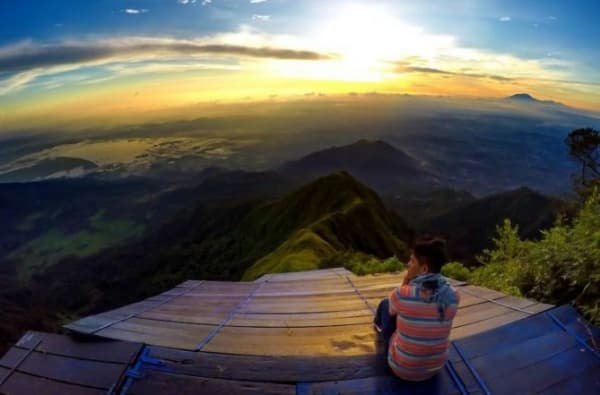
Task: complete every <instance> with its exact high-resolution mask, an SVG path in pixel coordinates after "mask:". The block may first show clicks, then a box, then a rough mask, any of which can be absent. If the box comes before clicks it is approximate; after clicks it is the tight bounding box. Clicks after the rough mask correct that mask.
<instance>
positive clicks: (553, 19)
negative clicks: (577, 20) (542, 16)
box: [548, 15, 558, 21]
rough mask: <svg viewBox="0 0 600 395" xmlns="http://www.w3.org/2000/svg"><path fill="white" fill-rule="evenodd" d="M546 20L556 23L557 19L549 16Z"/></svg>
mask: <svg viewBox="0 0 600 395" xmlns="http://www.w3.org/2000/svg"><path fill="white" fill-rule="evenodd" d="M548 20H551V21H557V20H558V18H557V17H555V16H554V15H550V16H549V17H548Z"/></svg>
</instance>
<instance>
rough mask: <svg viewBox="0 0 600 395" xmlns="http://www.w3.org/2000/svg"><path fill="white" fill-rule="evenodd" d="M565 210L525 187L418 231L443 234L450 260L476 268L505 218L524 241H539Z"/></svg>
mask: <svg viewBox="0 0 600 395" xmlns="http://www.w3.org/2000/svg"><path fill="white" fill-rule="evenodd" d="M562 207H563V204H562V202H561V201H560V200H557V199H554V198H551V197H548V196H544V195H542V194H540V193H538V192H536V191H533V190H531V189H529V188H525V187H522V188H518V189H515V190H512V191H508V192H503V193H498V194H494V195H490V196H487V197H484V198H481V199H477V200H475V201H470V202H468V203H465V204H463V205H461V206H459V207H457V208H455V209H453V210H450V211H449V212H446V213H444V214H441V215H438V216H435V217H432V218H430V219H427V220H424V221H423V222H422V223H421V224H419V225H418V226H417V227H418V229H419V230H420V231H426V232H436V233H442V234H444V235H445V236H446V237H447V238H448V248H449V251H450V254H451V258H452V259H455V260H461V261H464V262H466V263H469V264H474V263H476V262H475V259H474V255H475V254H478V253H479V252H480V251H481V250H483V249H484V248H488V247H491V245H492V239H493V237H494V236H495V234H496V226H498V225H500V224H502V221H503V220H504V219H505V218H509V219H510V220H511V222H512V223H513V224H517V225H519V234H520V236H521V237H523V238H527V239H537V238H539V236H540V230H541V229H546V228H549V227H550V226H551V225H552V224H553V222H554V219H555V218H556V216H557V214H558V213H559V212H560V211H561V209H562Z"/></svg>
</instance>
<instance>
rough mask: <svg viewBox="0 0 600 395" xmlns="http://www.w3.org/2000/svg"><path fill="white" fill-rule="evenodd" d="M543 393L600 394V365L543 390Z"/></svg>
mask: <svg viewBox="0 0 600 395" xmlns="http://www.w3.org/2000/svg"><path fill="white" fill-rule="evenodd" d="M540 394H543V395H564V394H581V395H586V394H589V395H597V394H600V365H597V366H592V367H591V368H589V369H586V370H584V371H582V372H580V373H578V374H576V375H574V376H572V377H570V378H568V379H566V380H563V381H561V382H559V383H554V384H552V385H551V386H549V387H547V388H544V389H543V390H541V392H540Z"/></svg>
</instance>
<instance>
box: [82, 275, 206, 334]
mask: <svg viewBox="0 0 600 395" xmlns="http://www.w3.org/2000/svg"><path fill="white" fill-rule="evenodd" d="M203 282H204V281H200V282H199V283H197V284H195V285H194V286H193V287H190V288H188V289H186V290H185V291H183V292H181V293H179V294H177V295H172V296H171V297H170V298H167V299H165V300H163V301H162V302H160V303H158V304H156V305H154V306H152V307H148V308H145V309H143V310H141V311H137V312H135V313H132V314H129V315H128V316H126V317H124V318H120V319H118V320H116V321H111V322H109V323H107V324H104V325H102V326H101V327H99V328H97V329H94V330H93V331H91V332H89V334H90V335H94V334H96V333H97V332H100V331H101V330H103V329H106V328H108V327H110V326H113V325H114V324H118V323H119V322H123V321H127V320H129V319H131V318H133V317H135V316H136V315H138V314H144V313H147V312H148V311H150V310H153V309H155V308H157V307H160V306H162V305H164V304H166V303H168V302H170V301H172V300H173V299H175V298H178V297H180V296H183V295H184V294H186V293H188V292H190V291H192V290H194V289H196V288H198V286H199V285H201V284H202V283H203Z"/></svg>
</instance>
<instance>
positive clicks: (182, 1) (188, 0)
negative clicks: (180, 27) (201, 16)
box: [177, 0, 196, 5]
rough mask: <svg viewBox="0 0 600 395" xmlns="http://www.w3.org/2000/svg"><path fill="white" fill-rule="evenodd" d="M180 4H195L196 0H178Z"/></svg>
mask: <svg viewBox="0 0 600 395" xmlns="http://www.w3.org/2000/svg"><path fill="white" fill-rule="evenodd" d="M177 2H178V3H179V4H184V5H185V4H194V3H195V2H196V0H177Z"/></svg>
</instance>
